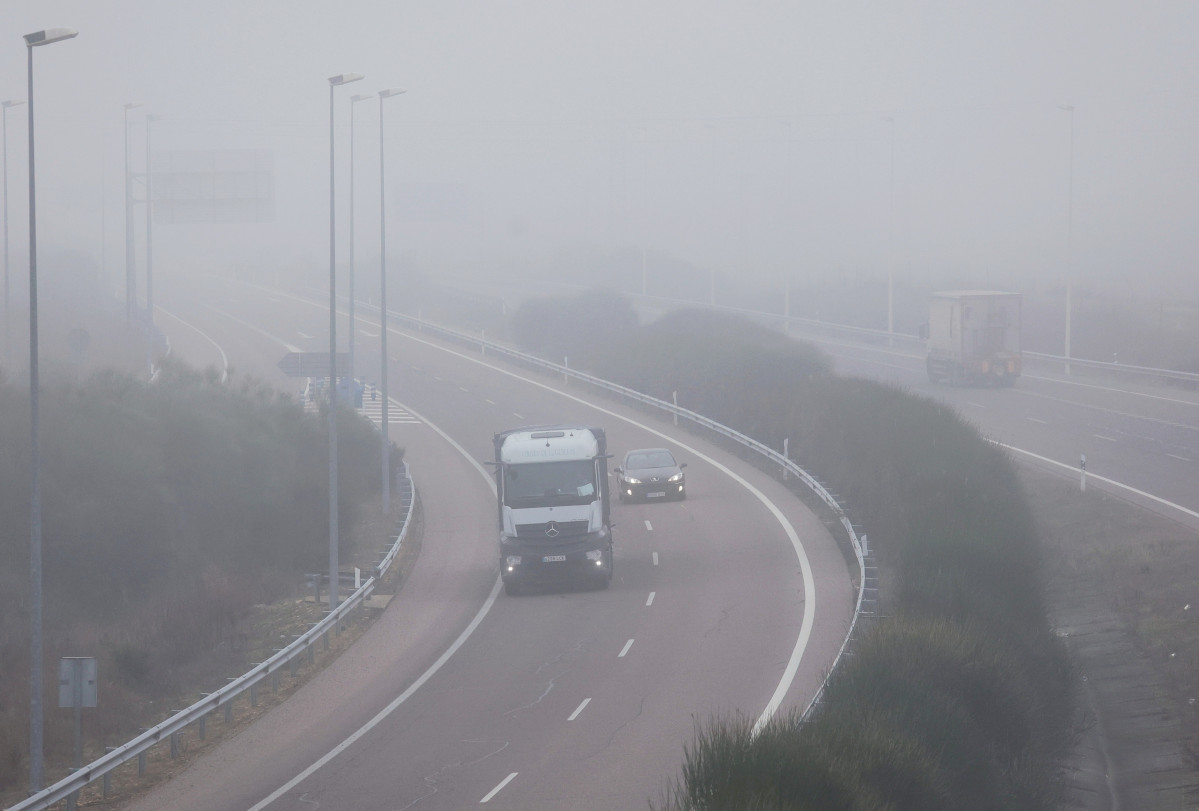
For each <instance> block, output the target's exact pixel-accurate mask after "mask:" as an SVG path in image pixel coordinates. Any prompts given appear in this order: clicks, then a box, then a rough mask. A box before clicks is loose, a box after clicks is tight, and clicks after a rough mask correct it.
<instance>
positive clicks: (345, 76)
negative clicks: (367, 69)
mask: <svg viewBox="0 0 1199 811" xmlns="http://www.w3.org/2000/svg"><path fill="white" fill-rule="evenodd" d="M365 78H366V77H365V76H363V75H362V74H361V73H339V74H337V75H336V76H330V77H329V84H331V85H333V86H334V87H336V86H337V85H339V84H349V83H350V82H356V81H358V80H359V79H365Z"/></svg>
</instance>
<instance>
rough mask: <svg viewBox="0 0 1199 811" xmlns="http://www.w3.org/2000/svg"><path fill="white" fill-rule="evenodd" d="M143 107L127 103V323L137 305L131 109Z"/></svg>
mask: <svg viewBox="0 0 1199 811" xmlns="http://www.w3.org/2000/svg"><path fill="white" fill-rule="evenodd" d="M137 107H141V104H139V103H138V102H133V101H131V102H129V103H127V104H126V105H125V323H126V324H132V323H133V311H134V309H135V308H136V307H137V280H136V279H135V278H134V276H133V265H134V261H135V260H134V256H133V184H132V183H131V182H130V178H129V111H130V110H132V109H134V108H137Z"/></svg>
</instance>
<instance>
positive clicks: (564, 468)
mask: <svg viewBox="0 0 1199 811" xmlns="http://www.w3.org/2000/svg"><path fill="white" fill-rule="evenodd" d="M594 500H595V464H594V463H593V462H592V461H591V460H590V459H579V460H574V461H570V462H535V463H526V464H519V465H505V466H504V503H505V504H506V505H508V506H509V507H536V506H548V505H559V504H589V503H591V502H592V501H594Z"/></svg>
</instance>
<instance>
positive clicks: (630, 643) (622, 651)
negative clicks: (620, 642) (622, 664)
mask: <svg viewBox="0 0 1199 811" xmlns="http://www.w3.org/2000/svg"><path fill="white" fill-rule="evenodd" d="M631 647H633V640H631V639H630V640H629V641H628V642H626V643H624V647H623V648H621V649H620V655H619V656H617V657H616V658H617V659H623V658H624V655H625V654H626V653H628V652H629V648H631Z"/></svg>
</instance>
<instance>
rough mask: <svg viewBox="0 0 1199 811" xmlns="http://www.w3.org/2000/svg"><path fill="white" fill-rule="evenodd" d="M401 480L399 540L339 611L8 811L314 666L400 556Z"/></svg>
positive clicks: (101, 771)
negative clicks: (321, 648) (290, 671)
mask: <svg viewBox="0 0 1199 811" xmlns="http://www.w3.org/2000/svg"><path fill="white" fill-rule="evenodd" d="M401 480H402V481H405V482H407V498H405V499H403V501H402V502H401V503H402V504H404V505H405V506H404V507H403V510H404V514H403V521H402V524H401V526H400V529H399V531H398V532H397V533H396V538H395V541H394V542H393V543H392V544H391V546H390V547H389V549H388V552H387V554H386V555H385V556H384V558H383V559H382V560H381V561H380V562H379V563H378V564H376V566H375V567H374V572H373V574H372V576H371V577H369V578H367V580H366V582H364V583H363V584H362V586H361V587H360V588H359V589H357V590H356V591H354V592H353V593H352V594H351V595H350V596H349V597H347V598H346V599H345V601H344V602H342V603H341V604H340V605H339V606H338V607H337V608H336V609H334V610H333V611H331V612H329V613H328V614H327V615H326V616H325V617H324V619H322V620H321V621H320V622H318V623H317V624H316V625H314V626H312V628H310V629H308V631H307V632H305V633H304V634H303V635H301V636H299V637H297V638H296V639H295V641H293V642H292V643H291V644H290V645H288V646H287V647H286V648H283V649H282V650H280V651H278V652H277V653H275V655H274V656H272V657H270V658H269V659H267V660H266V661H264V662H261V663H259V664H257V665H255V666H254V668H253V669H252V670H250V671H249V672H248V673H246V674H244V675H242V676H239V677H238V678H236V679H234V680H233V681H231V682H230V683H229V684H227V685H225V686H224V687H222V688H221V689H220V690H217V691H216V692H215V693H209V694H208V695H206V696H205V697H204V698H202V699H200V700H199V701H197V702H196V703H195V704H192V705H191V706H190V707H188V708H187V709H184V710H180V711H179V712H177V713H175V714H174V715H172V716H171V717H170V718H168V719H166V720H165V721H163V722H162V723H161V724H158V725H157V726H154V727H151V728H150V729H148V730H146V731H145V732H143V733H142V734H141V735H138V736H137V737H136V738H134V739H133V740H131V741H129V742H128V743H126V744H124V745H123V746H118V747H117V748H116V749H113V750H112V751H111V752H109V753H107V754H106V755H104V756H103V757H101V758H98V759H96V760H95V761H93V762H91V763H89V764H87V765H86V766H83V767H81V768H79V769H76V770H75V771H74V772H73V773H72V774H71V775H70V776H68V777H66V778H63V779H62V780H60V781H58V782H57V783H55V784H54V785H52V786H50V787H48V788H46V789H43V790H42V791H39V792H38V793H37V794H34V795H32V796H30V797H28V798H26V799H25V800H23V801H21V802H19V803H17V804H16V805H14V806H10V807H9V809H8V811H27V810H28V809H44V808H49V807H50V806H51V805H53V804H54V803H57V802H60V801H62V800H67V799H69V798H70V797H71V796H72V795H74V794H75V793H76V792H77V791H80V790H81V789H83V788H84V787H85V786H88V785H90V784H91V783H92V782H94V781H96V780H98V779H99V778H101V777H104V776H105V775H106V774H108V773H109V772H111V771H112V770H113V769H115V768H116V767H118V766H120V765H121V764H123V763H125V762H126V761H128V760H132V759H133V758H135V757H139V756H142V755H144V754H145V753H146V752H147V751H149V750H150V749H152V748H153V747H154V746H156V745H157V744H159V743H161V742H163V741H171V743H172V749H174V746H175V745H176V742H177V738H175V736H176V735H178V734H179V733H180V732H182V731H183V730H184V729H186V728H187V727H189V726H191V725H192V724H196V723H200V724H202V723H203V722H204V720H205V719H206V718H207V717H208V715H209V714H210V713H212V712H214V711H216V710H218V709H225V710H226V711H227V712H228V710H229V708H230V707H231V704H232V702H233V701H234V699H236V698H237V697H238V696H240V695H241V694H242V693H245V692H246V691H248V690H253V689H254V688H255V687H257V686H258V685H259V684H260V683H261V682H263V681H264V680H265V679H267V678H268V677H273V676H275V675H277V674H278V673H279V671H281V670H282V669H283V668H284V667H286V666H290V665H291V664H292V662H294V661H296V660H297V659H299V658H300V657H301V656H303V655H305V654H307V655H308V656H309V658H310V661H311V660H312V659H313V658H314V657H315V651H314V650H313V646H314V645H315V644H316V643H317V642H318V641H319V640H321V639H322V638H323V639H324V640H325V642H326V645H327V643H328V634H329V632H330V631H332V630H334V629H335V628H336V627H337V626H338V625H339V624H340V623H341V622H343V621H344V620H345V619H347V618H348V617H349V615H350V614H351V613H352V612H353V611H355V610H357V609H358V608H360V607H361V606H362V605H364V604H365V603H366V601H367V599H368V598H369V597H370V596H371V594H373V593H374V590H375V586H376V584H377V583H378V581H379V579H380V578H381V577H382V576H383V575H384V574H385V573H386V572H387V569H388V567H389V566H390V565H391V563H392V561H394V560H395V557H396V555H397V554H399V551H400V546H401V544H403V542H404V538H405V537H406V536H407V534H408V527H409V525H410V524H411V519H412V509H413V505H414V503H415V501H416V498H415V495H416V493H415V489H416V488H415V484H414V483H413V481H412V478H411V476H410V475H409V470H408V463H407V462H404V474H403V477H402V479H401ZM397 485H399V481H397Z"/></svg>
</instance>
